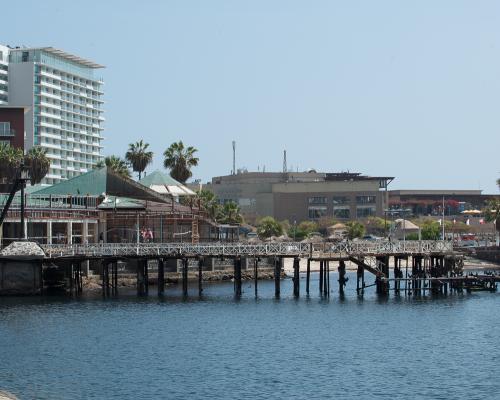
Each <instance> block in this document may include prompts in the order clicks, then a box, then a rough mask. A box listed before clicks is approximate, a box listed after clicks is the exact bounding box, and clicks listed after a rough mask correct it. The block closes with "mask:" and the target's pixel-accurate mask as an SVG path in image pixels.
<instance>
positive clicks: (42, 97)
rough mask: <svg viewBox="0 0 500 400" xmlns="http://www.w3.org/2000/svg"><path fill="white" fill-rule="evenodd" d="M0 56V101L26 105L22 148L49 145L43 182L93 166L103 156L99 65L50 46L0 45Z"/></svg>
mask: <svg viewBox="0 0 500 400" xmlns="http://www.w3.org/2000/svg"><path fill="white" fill-rule="evenodd" d="M5 53H7V54H5ZM0 55H1V56H2V57H0V60H1V59H3V60H4V61H3V62H2V61H0V104H2V101H3V102H4V103H3V104H8V105H9V106H23V107H26V110H27V111H26V113H25V133H24V134H25V137H24V147H25V149H26V150H29V149H30V148H31V147H33V146H41V147H43V148H45V149H47V156H48V157H49V158H50V161H51V164H50V171H49V173H48V174H47V176H46V177H45V179H44V181H43V182H42V183H44V184H54V183H58V182H60V181H61V180H65V179H69V178H72V177H74V176H77V175H79V174H81V173H84V172H87V171H89V170H91V169H92V168H93V167H94V166H95V164H96V163H97V162H98V161H100V160H101V159H102V155H101V150H102V140H103V137H102V130H103V121H104V118H103V115H102V113H103V110H102V105H103V100H102V96H103V91H102V85H103V81H102V79H101V78H100V77H98V76H97V74H96V70H98V69H100V68H103V66H102V65H99V64H96V63H94V62H91V61H88V60H85V59H83V58H80V57H77V56H74V55H71V54H68V53H65V52H63V51H61V50H57V49H54V48H52V47H40V48H17V47H16V48H10V47H3V46H0ZM4 67H5V69H3V68H4ZM2 70H7V71H8V73H7V74H3V73H2ZM4 76H6V80H5V83H2V82H4V81H2V77H4ZM2 88H5V89H6V90H4V91H2ZM2 96H4V97H2Z"/></svg>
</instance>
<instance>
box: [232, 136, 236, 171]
mask: <svg viewBox="0 0 500 400" xmlns="http://www.w3.org/2000/svg"><path fill="white" fill-rule="evenodd" d="M233 175H236V142H235V141H234V140H233Z"/></svg>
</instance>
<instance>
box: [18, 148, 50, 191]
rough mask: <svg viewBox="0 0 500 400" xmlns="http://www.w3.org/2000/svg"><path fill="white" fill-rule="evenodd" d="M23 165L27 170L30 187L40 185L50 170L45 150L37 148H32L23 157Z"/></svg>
mask: <svg viewBox="0 0 500 400" xmlns="http://www.w3.org/2000/svg"><path fill="white" fill-rule="evenodd" d="M24 164H25V165H26V167H27V168H28V170H29V174H30V178H31V185H35V184H37V183H40V182H41V181H42V179H43V178H44V177H45V175H47V173H48V172H49V168H50V160H49V158H48V157H47V149H43V148H41V147H39V146H36V147H32V148H31V149H30V150H29V151H28V154H26V156H25V157H24Z"/></svg>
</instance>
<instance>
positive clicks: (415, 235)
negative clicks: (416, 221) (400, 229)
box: [406, 232, 418, 240]
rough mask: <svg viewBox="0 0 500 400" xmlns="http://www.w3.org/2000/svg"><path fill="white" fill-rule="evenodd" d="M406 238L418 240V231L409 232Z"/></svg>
mask: <svg viewBox="0 0 500 400" xmlns="http://www.w3.org/2000/svg"><path fill="white" fill-rule="evenodd" d="M406 240H418V233H415V232H413V233H409V234H407V235H406Z"/></svg>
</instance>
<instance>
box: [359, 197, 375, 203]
mask: <svg viewBox="0 0 500 400" xmlns="http://www.w3.org/2000/svg"><path fill="white" fill-rule="evenodd" d="M376 199H377V197H376V196H356V203H357V204H374V203H375V202H376Z"/></svg>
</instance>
